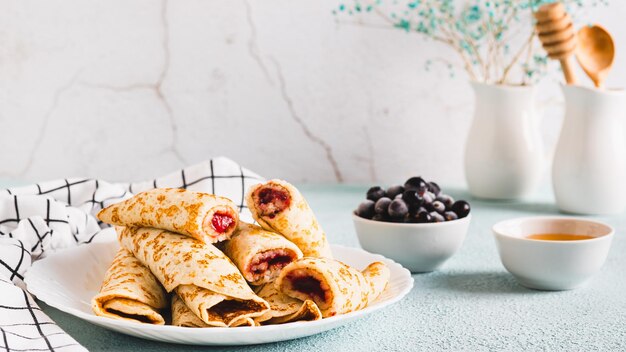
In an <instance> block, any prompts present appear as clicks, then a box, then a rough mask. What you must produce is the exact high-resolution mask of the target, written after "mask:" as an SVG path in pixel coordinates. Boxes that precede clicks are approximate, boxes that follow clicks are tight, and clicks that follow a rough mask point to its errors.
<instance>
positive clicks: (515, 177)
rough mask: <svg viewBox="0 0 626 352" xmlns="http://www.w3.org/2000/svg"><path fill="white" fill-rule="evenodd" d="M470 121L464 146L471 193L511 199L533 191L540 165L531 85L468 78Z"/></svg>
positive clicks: (542, 157) (542, 164) (541, 153)
mask: <svg viewBox="0 0 626 352" xmlns="http://www.w3.org/2000/svg"><path fill="white" fill-rule="evenodd" d="M472 87H473V88H474V92H475V95H476V107H475V113H474V120H473V122H472V126H471V128H470V132H469V136H468V138H467V144H466V147H465V177H466V179H467V184H468V187H469V191H470V193H471V194H472V195H474V196H476V197H479V198H487V199H515V198H520V197H524V196H526V195H529V194H530V193H531V192H533V191H534V190H535V189H536V188H537V186H538V184H539V181H540V180H541V176H542V174H543V171H544V167H545V164H546V163H545V161H546V160H545V154H544V150H543V141H542V139H541V133H540V130H539V119H538V116H537V113H536V107H535V105H536V104H535V88H534V87H533V86H503V85H490V84H484V83H477V82H472Z"/></svg>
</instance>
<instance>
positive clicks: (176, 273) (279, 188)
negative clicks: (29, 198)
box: [92, 180, 389, 327]
mask: <svg viewBox="0 0 626 352" xmlns="http://www.w3.org/2000/svg"><path fill="white" fill-rule="evenodd" d="M247 202H248V206H249V208H250V209H251V210H252V213H253V215H254V217H255V218H256V219H257V221H258V222H259V224H260V225H261V226H262V227H259V226H257V225H252V224H248V223H244V222H239V219H238V215H237V211H236V207H235V205H234V204H233V203H232V202H231V201H230V200H228V199H225V198H220V197H215V196H213V195H208V194H203V193H197V192H190V191H185V190H178V189H155V190H152V191H147V192H144V193H140V194H138V195H136V196H135V197H133V198H131V199H128V200H126V201H124V202H122V203H118V204H114V205H112V206H110V207H109V208H106V209H104V210H102V211H101V212H100V213H99V214H98V217H99V218H100V219H101V220H102V221H104V222H107V223H110V224H114V225H118V226H116V230H117V232H118V240H119V242H120V244H121V247H122V249H120V252H119V253H118V255H117V256H116V257H115V260H114V261H113V264H112V265H111V267H110V268H109V270H108V271H107V274H106V275H105V280H104V283H103V285H102V289H101V292H100V293H99V294H98V295H97V296H96V297H94V299H93V302H92V303H93V309H94V312H95V313H96V314H97V315H101V316H107V317H112V318H117V319H126V320H132V321H137V322H148V323H153V324H164V323H165V320H164V318H163V315H161V314H162V311H163V310H165V309H166V308H168V306H169V308H170V310H171V317H172V320H171V323H172V324H173V325H176V326H184V327H235V326H258V325H260V324H263V325H266V324H281V323H287V322H292V321H300V320H306V321H310V320H318V319H322V317H330V316H334V315H337V314H343V313H348V312H351V311H354V310H357V309H361V308H363V307H365V306H366V305H367V304H369V303H371V302H372V301H374V300H375V299H376V297H378V296H379V295H380V293H381V292H382V291H383V290H384V289H385V287H386V284H387V281H388V279H389V270H388V269H387V268H386V267H385V265H384V264H382V263H379V262H376V263H372V264H371V265H370V266H368V267H367V268H366V269H365V270H364V271H363V272H359V271H358V270H356V269H353V268H351V267H349V266H347V265H345V264H343V263H341V262H338V261H335V260H333V259H330V255H331V254H330V249H329V245H328V242H327V240H326V235H325V234H324V232H323V231H322V230H321V228H320V227H319V225H318V223H317V220H316V219H315V216H314V215H313V213H312V211H311V209H310V208H309V206H308V204H307V203H306V201H305V200H304V198H303V197H302V195H301V194H300V192H298V190H297V189H295V187H293V186H292V185H290V184H288V183H286V182H284V181H279V180H273V181H269V182H267V183H265V184H262V185H259V186H255V187H253V188H252V189H251V190H250V192H249V193H248V194H247ZM216 219H217V220H216ZM218 242H219V243H218ZM212 243H215V244H216V245H218V246H219V249H218V248H217V247H215V246H214V245H213V244H212ZM220 249H221V250H222V251H223V252H222V251H220ZM231 260H232V261H231ZM253 288H254V290H253ZM168 293H169V294H170V296H169V298H168V296H167V294H168Z"/></svg>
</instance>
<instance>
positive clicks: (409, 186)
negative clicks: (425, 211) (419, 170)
mask: <svg viewBox="0 0 626 352" xmlns="http://www.w3.org/2000/svg"><path fill="white" fill-rule="evenodd" d="M404 189H405V190H411V191H417V192H419V193H420V194H421V193H424V192H425V191H426V190H427V189H428V185H427V184H426V181H424V179H423V178H421V177H411V178H410V179H408V180H406V182H405V183H404Z"/></svg>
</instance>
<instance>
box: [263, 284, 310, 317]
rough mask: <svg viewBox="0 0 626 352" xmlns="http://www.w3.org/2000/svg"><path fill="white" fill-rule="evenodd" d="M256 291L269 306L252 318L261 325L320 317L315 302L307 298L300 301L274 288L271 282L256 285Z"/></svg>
mask: <svg viewBox="0 0 626 352" xmlns="http://www.w3.org/2000/svg"><path fill="white" fill-rule="evenodd" d="M256 292H257V295H258V296H259V297H261V298H263V299H264V300H266V301H267V302H268V303H269V304H270V307H271V310H270V311H269V312H267V313H265V314H263V315H262V316H260V317H257V318H254V320H255V321H257V322H261V323H262V324H263V325H269V324H282V323H290V322H293V321H300V320H306V321H311V320H319V319H322V312H320V309H319V308H318V307H317V305H316V304H315V302H313V301H311V300H309V299H307V300H306V301H304V302H302V301H301V300H299V299H295V298H291V297H289V296H287V295H284V294H282V293H281V292H279V291H278V290H277V289H276V285H274V283H273V282H270V283H268V284H265V285H263V286H260V287H258V288H257V291H256Z"/></svg>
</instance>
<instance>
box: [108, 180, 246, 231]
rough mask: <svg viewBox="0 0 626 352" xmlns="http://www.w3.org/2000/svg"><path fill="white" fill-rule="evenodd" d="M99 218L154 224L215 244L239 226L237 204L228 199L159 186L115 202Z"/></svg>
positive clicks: (123, 223)
mask: <svg viewBox="0 0 626 352" xmlns="http://www.w3.org/2000/svg"><path fill="white" fill-rule="evenodd" d="M98 219H100V220H102V221H104V222H106V223H107V224H112V225H118V226H135V227H154V228H158V229H164V230H169V231H173V232H176V233H180V234H183V235H187V236H190V237H193V238H195V239H197V240H200V241H203V242H207V243H215V242H219V241H223V240H226V239H228V238H230V236H231V235H232V233H233V232H234V231H235V229H236V228H237V222H238V221H239V213H238V212H237V206H236V205H235V204H234V203H233V202H232V201H231V200H230V199H227V198H223V197H218V196H215V195H212V194H208V193H200V192H193V191H188V190H184V189H175V188H156V189H153V190H149V191H146V192H142V193H139V194H137V195H135V196H134V197H132V198H129V199H127V200H125V201H123V202H120V203H116V204H113V205H111V206H109V207H107V208H105V209H102V210H101V211H100V212H99V213H98Z"/></svg>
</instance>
